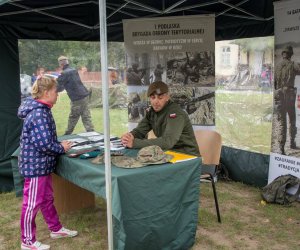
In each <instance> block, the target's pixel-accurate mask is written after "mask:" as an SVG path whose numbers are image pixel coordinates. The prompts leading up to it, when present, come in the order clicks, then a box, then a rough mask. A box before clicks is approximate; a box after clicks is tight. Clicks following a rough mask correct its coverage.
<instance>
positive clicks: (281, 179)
mask: <svg viewBox="0 0 300 250" xmlns="http://www.w3.org/2000/svg"><path fill="white" fill-rule="evenodd" d="M291 187H296V188H298V190H297V191H296V193H295V194H289V193H288V192H287V189H289V188H291ZM299 194H300V179H299V178H297V177H296V176H293V175H290V174H287V175H281V176H278V177H277V178H276V179H275V180H273V181H272V182H271V183H269V184H268V185H267V186H265V187H263V188H262V194H261V195H262V198H263V199H264V200H265V201H266V202H269V203H278V204H281V205H287V204H290V203H291V202H293V201H296V200H297V199H298V197H299Z"/></svg>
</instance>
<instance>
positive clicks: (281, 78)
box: [274, 46, 300, 154]
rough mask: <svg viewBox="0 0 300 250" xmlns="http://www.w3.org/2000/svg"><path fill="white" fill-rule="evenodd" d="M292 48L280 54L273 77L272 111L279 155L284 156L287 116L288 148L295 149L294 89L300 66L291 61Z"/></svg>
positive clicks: (288, 47) (299, 73) (295, 92)
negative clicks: (275, 123) (277, 125)
mask: <svg viewBox="0 0 300 250" xmlns="http://www.w3.org/2000/svg"><path fill="white" fill-rule="evenodd" d="M293 54H294V52H293V47H292V46H286V47H285V48H284V49H283V50H282V52H281V55H282V61H281V62H280V63H278V65H277V66H276V70H275V77H274V87H275V92H274V101H275V105H274V109H275V115H276V116H277V120H278V123H279V129H278V130H279V131H277V132H278V134H279V144H280V145H279V146H280V153H281V154H285V151H284V146H285V143H286V137H287V136H286V134H287V117H286V116H287V114H288V117H289V133H290V148H291V149H296V142H295V138H296V134H297V127H296V110H295V101H296V94H297V88H295V78H296V75H300V65H299V64H298V63H295V62H294V61H292V60H291V58H292V56H293Z"/></svg>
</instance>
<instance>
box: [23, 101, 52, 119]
mask: <svg viewBox="0 0 300 250" xmlns="http://www.w3.org/2000/svg"><path fill="white" fill-rule="evenodd" d="M38 108H45V109H49V107H47V105H45V104H42V103H40V102H38V101H36V100H35V99H33V98H32V97H28V98H26V99H25V100H24V101H23V102H22V104H21V106H20V107H19V109H18V117H19V118H21V119H25V118H26V116H27V115H28V114H29V113H30V112H31V111H32V110H34V109H38Z"/></svg>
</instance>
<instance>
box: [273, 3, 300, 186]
mask: <svg viewBox="0 0 300 250" xmlns="http://www.w3.org/2000/svg"><path fill="white" fill-rule="evenodd" d="M274 17H275V72H274V74H275V75H274V110H273V124H272V125H273V128H272V145H271V154H270V157H271V158H270V167H269V179H268V182H269V183H270V182H271V181H273V180H274V179H275V178H276V177H277V176H280V175H285V174H292V175H294V176H297V177H300V27H299V20H300V2H299V0H293V1H281V2H275V3H274Z"/></svg>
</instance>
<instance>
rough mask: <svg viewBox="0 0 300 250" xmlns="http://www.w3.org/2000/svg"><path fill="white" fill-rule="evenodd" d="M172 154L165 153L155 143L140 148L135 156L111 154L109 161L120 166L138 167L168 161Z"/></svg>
mask: <svg viewBox="0 0 300 250" xmlns="http://www.w3.org/2000/svg"><path fill="white" fill-rule="evenodd" d="M172 158H173V156H171V155H167V154H165V153H164V151H163V150H162V149H161V148H160V147H159V146H156V145H153V146H148V147H144V148H142V149H141V150H140V151H139V152H138V154H137V157H136V158H133V157H129V156H113V157H112V158H111V162H112V163H113V164H114V165H115V166H117V167H121V168H139V167H144V166H147V165H153V164H163V163H166V162H169V161H170V160H171V159H172Z"/></svg>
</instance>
